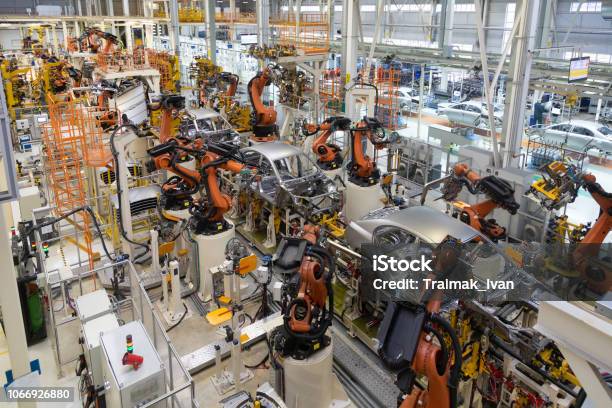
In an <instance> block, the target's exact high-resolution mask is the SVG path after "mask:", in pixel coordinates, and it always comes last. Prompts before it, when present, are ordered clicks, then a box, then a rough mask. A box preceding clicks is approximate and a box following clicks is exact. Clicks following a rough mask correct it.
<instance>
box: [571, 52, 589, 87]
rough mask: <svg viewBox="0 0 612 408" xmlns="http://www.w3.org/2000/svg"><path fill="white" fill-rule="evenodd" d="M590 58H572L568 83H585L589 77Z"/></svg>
mask: <svg viewBox="0 0 612 408" xmlns="http://www.w3.org/2000/svg"><path fill="white" fill-rule="evenodd" d="M590 62H591V58H590V57H581V58H572V59H571V60H570V70H569V78H568V82H576V81H583V80H585V79H587V77H588V76H589V63H590Z"/></svg>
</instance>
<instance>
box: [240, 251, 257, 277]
mask: <svg viewBox="0 0 612 408" xmlns="http://www.w3.org/2000/svg"><path fill="white" fill-rule="evenodd" d="M255 269H257V255H255V254H251V255H249V256H245V257H244V258H241V259H240V264H239V266H238V272H239V273H240V276H245V275H247V274H249V273H251V272H253V271H254V270H255Z"/></svg>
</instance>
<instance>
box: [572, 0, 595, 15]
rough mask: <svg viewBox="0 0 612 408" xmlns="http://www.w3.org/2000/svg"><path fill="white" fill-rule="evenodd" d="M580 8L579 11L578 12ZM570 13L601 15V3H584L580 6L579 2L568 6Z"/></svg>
mask: <svg viewBox="0 0 612 408" xmlns="http://www.w3.org/2000/svg"><path fill="white" fill-rule="evenodd" d="M578 7H580V10H578ZM570 11H571V12H573V13H575V12H578V13H601V1H586V2H584V3H582V5H580V2H579V1H573V2H572V4H570Z"/></svg>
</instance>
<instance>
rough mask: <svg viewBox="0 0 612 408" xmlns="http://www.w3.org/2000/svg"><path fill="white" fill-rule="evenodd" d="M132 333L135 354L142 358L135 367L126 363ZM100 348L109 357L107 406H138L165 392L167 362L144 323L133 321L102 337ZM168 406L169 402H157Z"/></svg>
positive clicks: (106, 374) (105, 377)
mask: <svg viewBox="0 0 612 408" xmlns="http://www.w3.org/2000/svg"><path fill="white" fill-rule="evenodd" d="M128 334H130V335H132V341H133V345H134V354H137V355H139V356H142V357H143V362H142V365H141V366H140V367H139V368H138V370H135V369H134V368H133V367H132V366H131V365H125V366H124V365H123V363H122V358H123V355H124V354H125V352H126V336H127V335H128ZM100 347H101V348H102V353H103V357H104V358H105V360H106V364H105V365H104V380H105V382H106V387H107V389H106V392H105V394H104V395H105V398H106V405H107V406H109V407H123V408H128V407H138V406H142V405H144V404H146V403H147V402H150V401H153V400H154V399H156V398H158V397H160V396H161V395H163V394H164V393H165V392H166V381H165V375H164V365H163V364H162V361H161V359H160V357H159V354H158V353H157V351H156V350H155V347H153V343H152V342H151V339H150V338H149V335H148V334H147V332H146V330H145V328H144V326H143V324H142V322H140V321H132V322H129V323H127V324H125V325H123V326H121V327H119V328H117V329H115V330H112V331H109V332H104V333H102V335H101V336H100ZM154 406H155V407H156V408H162V407H166V406H167V403H166V401H165V400H164V401H160V402H158V403H157V404H155V405H154Z"/></svg>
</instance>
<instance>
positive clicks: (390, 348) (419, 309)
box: [377, 237, 462, 408]
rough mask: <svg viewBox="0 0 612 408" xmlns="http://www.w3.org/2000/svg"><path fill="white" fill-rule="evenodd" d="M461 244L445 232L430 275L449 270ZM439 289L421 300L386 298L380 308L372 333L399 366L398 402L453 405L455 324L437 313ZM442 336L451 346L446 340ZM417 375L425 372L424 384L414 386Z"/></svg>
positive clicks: (405, 406) (404, 407) (419, 407)
mask: <svg viewBox="0 0 612 408" xmlns="http://www.w3.org/2000/svg"><path fill="white" fill-rule="evenodd" d="M460 246H461V244H460V243H459V242H457V241H455V240H454V239H452V238H450V237H447V239H446V240H445V241H444V242H443V243H442V244H440V245H439V246H438V248H436V251H435V252H436V256H435V261H434V262H435V267H434V268H435V269H434V273H433V274H431V275H432V276H430V277H431V278H433V279H436V278H437V279H440V278H441V277H442V276H448V272H449V271H451V270H452V268H453V267H454V265H456V264H457V261H458V257H459V255H460ZM440 295H441V294H440V293H439V291H437V292H434V293H432V294H431V296H430V297H429V300H428V301H427V303H426V306H423V305H417V304H409V303H408V302H400V303H396V302H390V303H389V304H388V306H387V310H385V316H384V319H383V321H382V322H381V326H380V328H379V331H378V335H377V339H378V342H379V345H380V347H379V350H378V352H379V355H380V357H381V359H382V360H383V362H384V363H385V364H386V365H387V366H389V367H390V368H392V369H394V370H398V373H397V386H398V388H399V389H400V391H401V392H402V394H403V395H402V397H403V398H401V401H402V402H401V405H400V408H451V407H456V406H457V384H458V382H459V377H460V372H461V365H462V352H461V346H460V343H459V339H458V338H457V334H456V333H455V331H454V329H453V328H452V326H451V325H450V324H449V323H448V321H446V320H445V319H444V318H442V317H441V316H440V315H439V314H438V312H439V310H440ZM445 334H446V336H445ZM447 338H448V339H450V343H451V346H452V349H450V348H449V347H448V346H447ZM434 339H437V343H438V344H436V343H435V342H434ZM451 350H452V354H451ZM417 376H424V377H425V378H427V388H425V389H422V388H420V387H419V386H417V383H416V378H417Z"/></svg>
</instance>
